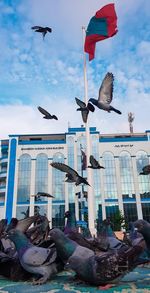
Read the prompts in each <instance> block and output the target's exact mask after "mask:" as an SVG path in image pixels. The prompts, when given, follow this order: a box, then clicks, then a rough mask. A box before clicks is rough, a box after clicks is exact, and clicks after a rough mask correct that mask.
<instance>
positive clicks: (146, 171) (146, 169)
mask: <svg viewBox="0 0 150 293" xmlns="http://www.w3.org/2000/svg"><path fill="white" fill-rule="evenodd" d="M149 174H150V165H146V166H144V167H143V168H142V172H140V174H139V175H149Z"/></svg>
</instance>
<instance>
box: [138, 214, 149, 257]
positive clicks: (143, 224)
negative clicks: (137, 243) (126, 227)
mask: <svg viewBox="0 0 150 293" xmlns="http://www.w3.org/2000/svg"><path fill="white" fill-rule="evenodd" d="M134 227H136V228H137V229H138V232H140V233H141V234H142V235H143V238H144V240H145V242H146V245H147V248H148V251H149V253H150V223H149V222H147V221H145V220H137V221H135V222H134Z"/></svg>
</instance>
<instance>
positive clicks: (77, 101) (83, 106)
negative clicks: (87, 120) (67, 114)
mask: <svg viewBox="0 0 150 293" xmlns="http://www.w3.org/2000/svg"><path fill="white" fill-rule="evenodd" d="M75 100H76V103H77V105H78V106H79V107H80V108H86V104H85V103H84V102H83V101H81V100H79V99H78V98H75Z"/></svg>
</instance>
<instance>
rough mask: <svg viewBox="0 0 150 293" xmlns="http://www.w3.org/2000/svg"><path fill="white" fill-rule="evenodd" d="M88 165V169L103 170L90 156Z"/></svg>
mask: <svg viewBox="0 0 150 293" xmlns="http://www.w3.org/2000/svg"><path fill="white" fill-rule="evenodd" d="M90 164H91V166H88V168H92V169H105V168H104V167H103V166H101V165H100V164H99V162H98V161H97V160H96V159H95V158H94V157H93V156H92V155H91V156H90Z"/></svg>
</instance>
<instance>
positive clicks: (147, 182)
mask: <svg viewBox="0 0 150 293" xmlns="http://www.w3.org/2000/svg"><path fill="white" fill-rule="evenodd" d="M148 164H149V159H148V155H147V153H146V152H144V151H139V152H137V153H136V166H137V173H138V183H139V191H140V195H141V198H150V175H139V173H140V172H142V168H143V167H144V166H146V165H148Z"/></svg>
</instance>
